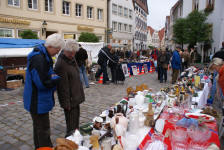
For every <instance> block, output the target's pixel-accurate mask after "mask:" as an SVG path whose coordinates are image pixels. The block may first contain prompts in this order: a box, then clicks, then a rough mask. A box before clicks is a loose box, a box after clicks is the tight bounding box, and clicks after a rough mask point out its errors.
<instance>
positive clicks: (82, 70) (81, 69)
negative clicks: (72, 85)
mask: <svg viewBox="0 0 224 150" xmlns="http://www.w3.org/2000/svg"><path fill="white" fill-rule="evenodd" d="M79 73H80V80H81V81H82V84H83V85H85V86H86V87H89V79H88V77H87V74H86V67H85V66H84V65H82V66H81V67H79Z"/></svg>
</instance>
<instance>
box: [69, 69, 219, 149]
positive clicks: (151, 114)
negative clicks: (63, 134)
mask: <svg viewBox="0 0 224 150" xmlns="http://www.w3.org/2000/svg"><path fill="white" fill-rule="evenodd" d="M210 84H211V81H210V79H209V77H208V75H207V73H206V72H205V71H204V70H199V69H197V68H195V67H191V68H189V70H187V71H186V72H185V73H183V74H182V75H181V78H180V80H179V81H178V82H177V83H176V84H175V85H172V86H169V87H164V88H162V89H161V90H160V91H158V92H152V89H151V88H148V86H147V85H145V84H142V85H139V86H136V88H134V87H129V88H127V97H124V98H123V99H122V100H121V101H120V102H118V103H117V104H115V105H114V106H113V107H111V108H109V109H108V110H105V111H103V112H102V113H101V114H99V116H96V117H95V118H94V119H93V122H92V123H89V124H86V125H84V126H82V127H80V130H79V131H78V130H77V131H76V132H75V133H74V134H73V135H71V136H70V137H68V138H67V139H68V140H71V141H73V142H75V143H76V144H77V145H79V147H80V149H89V148H91V149H96V150H100V149H101V150H102V149H103V150H111V148H112V149H113V150H136V149H138V150H206V149H208V150H209V149H213V150H216V149H217V150H218V149H220V141H219V137H218V132H217V126H216V123H217V122H216V118H218V113H217V112H216V110H214V109H213V108H212V107H210V106H209V107H208V106H206V104H207V98H208V92H209V88H210ZM80 132H81V134H80Z"/></svg>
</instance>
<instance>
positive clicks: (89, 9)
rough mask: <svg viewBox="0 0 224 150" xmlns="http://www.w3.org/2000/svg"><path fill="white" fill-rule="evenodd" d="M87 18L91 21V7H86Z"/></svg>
mask: <svg viewBox="0 0 224 150" xmlns="http://www.w3.org/2000/svg"><path fill="white" fill-rule="evenodd" d="M87 18H88V19H92V18H93V7H89V6H87Z"/></svg>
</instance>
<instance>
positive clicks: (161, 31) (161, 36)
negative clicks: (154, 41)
mask: <svg viewBox="0 0 224 150" xmlns="http://www.w3.org/2000/svg"><path fill="white" fill-rule="evenodd" d="M164 34H165V28H162V29H161V30H159V32H158V35H159V40H160V41H162V40H163V37H164Z"/></svg>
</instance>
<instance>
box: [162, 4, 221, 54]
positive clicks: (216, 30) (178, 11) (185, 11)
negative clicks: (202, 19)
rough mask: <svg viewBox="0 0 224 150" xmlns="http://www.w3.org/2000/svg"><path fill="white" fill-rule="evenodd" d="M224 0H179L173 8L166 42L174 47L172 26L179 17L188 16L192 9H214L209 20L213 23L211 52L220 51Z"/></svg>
mask: <svg viewBox="0 0 224 150" xmlns="http://www.w3.org/2000/svg"><path fill="white" fill-rule="evenodd" d="M223 6H224V0H179V1H178V2H177V3H176V4H175V5H174V6H173V8H172V9H171V12H170V25H169V29H166V37H167V38H166V43H168V45H169V46H170V47H172V48H173V47H174V46H173V45H174V43H173V42H171V41H172V37H173V31H172V30H173V29H172V26H173V24H174V23H175V20H176V19H178V18H185V17H187V16H188V15H189V14H190V13H191V12H192V11H194V10H198V11H203V10H205V9H208V8H210V9H212V10H211V12H210V14H209V16H208V19H207V22H208V23H210V24H212V39H213V42H212V45H211V46H212V48H211V51H210V52H211V53H214V52H216V51H218V50H219V49H220V48H221V46H222V42H223V41H224V9H223Z"/></svg>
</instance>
